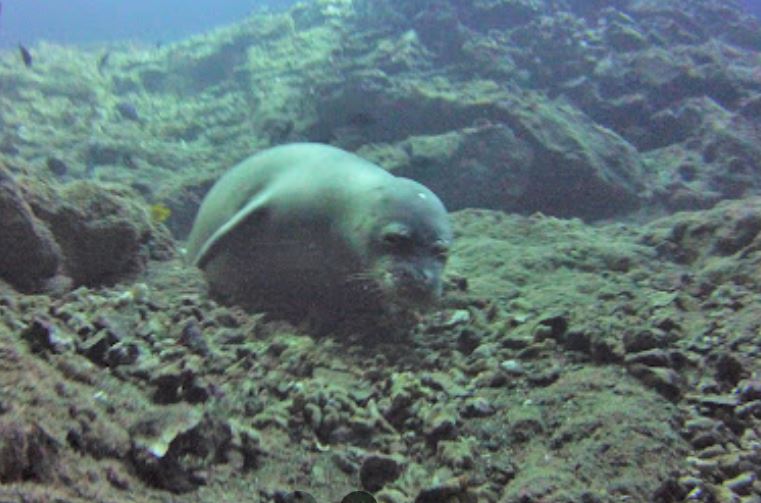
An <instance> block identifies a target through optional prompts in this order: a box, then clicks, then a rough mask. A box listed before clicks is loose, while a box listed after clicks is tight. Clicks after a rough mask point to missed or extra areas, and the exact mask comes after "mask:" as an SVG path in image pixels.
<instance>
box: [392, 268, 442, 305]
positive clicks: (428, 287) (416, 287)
mask: <svg viewBox="0 0 761 503" xmlns="http://www.w3.org/2000/svg"><path fill="white" fill-rule="evenodd" d="M394 277H395V283H396V290H397V291H398V292H399V293H400V294H401V295H402V296H403V297H404V298H406V299H408V300H412V301H414V302H415V303H418V304H430V303H432V302H435V301H436V300H437V299H438V298H439V297H440V296H441V289H442V286H441V274H440V272H439V271H438V270H436V269H435V268H434V267H425V266H424V267H414V266H411V265H407V266H405V267H399V268H398V269H397V270H396V271H395V274H394Z"/></svg>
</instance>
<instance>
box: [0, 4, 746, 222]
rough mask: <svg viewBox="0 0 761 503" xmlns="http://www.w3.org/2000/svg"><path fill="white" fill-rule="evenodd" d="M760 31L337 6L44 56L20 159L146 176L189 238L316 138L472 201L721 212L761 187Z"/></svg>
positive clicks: (535, 10) (18, 122)
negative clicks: (423, 150) (254, 165)
mask: <svg viewBox="0 0 761 503" xmlns="http://www.w3.org/2000/svg"><path fill="white" fill-rule="evenodd" d="M758 24H759V22H758V20H756V19H755V18H751V17H748V16H746V15H744V14H743V12H742V10H741V9H740V8H739V6H738V5H735V4H734V3H731V2H730V3H727V2H718V1H712V0H700V1H696V2H690V4H689V5H688V6H686V7H685V6H684V5H683V4H682V3H681V2H657V3H651V2H628V1H621V2H603V3H599V5H598V4H597V3H595V4H590V3H588V2H573V1H555V2H549V1H547V2H541V1H523V0H502V1H496V0H495V1H488V2H487V1H469V2H451V3H450V2H415V3H414V4H409V3H406V2H395V1H391V0H390V1H382V2H369V1H360V0H357V1H355V2H337V1H325V0H323V1H318V2H312V3H305V4H302V5H300V6H298V7H295V8H293V9H292V10H291V11H290V12H288V13H285V14H258V15H254V16H252V17H251V18H249V19H247V20H245V21H242V22H241V23H239V24H237V25H235V26H231V27H229V28H223V29H219V30H216V31H213V32H211V33H209V34H206V35H202V36H198V37H194V38H192V39H189V40H187V41H183V42H179V43H176V44H172V45H168V46H162V47H146V46H142V47H141V46H130V45H121V46H119V45H114V46H112V47H107V48H103V49H101V50H100V51H99V52H92V53H87V52H80V51H76V50H73V49H67V48H60V47H56V46H52V45H46V44H41V45H40V46H39V47H36V48H34V50H33V52H34V55H35V60H34V61H35V62H34V65H33V66H32V67H31V68H29V69H24V68H20V67H19V61H17V60H16V55H15V54H6V55H5V56H4V57H3V58H2V61H0V86H2V90H3V93H2V96H0V123H2V124H3V129H2V135H0V153H2V155H3V156H5V158H6V159H9V160H15V161H22V160H23V161H24V162H28V163H30V164H31V165H34V166H39V167H40V168H42V169H43V170H44V167H43V166H42V164H44V163H45V162H46V161H48V162H47V164H48V166H50V165H51V164H50V162H49V161H50V157H52V158H53V160H54V161H59V162H60V163H62V165H63V166H64V168H65V169H57V170H55V171H56V172H58V173H61V172H63V173H64V174H63V175H61V174H59V175H56V176H59V177H63V178H64V179H67V178H83V177H87V178H92V177H95V178H97V179H102V180H109V181H119V182H122V183H128V184H131V185H132V186H133V187H134V188H136V189H137V190H138V191H139V192H141V193H142V194H143V195H144V197H146V198H147V199H148V200H150V201H152V202H161V203H162V204H166V205H167V206H168V207H170V208H171V209H173V210H175V211H174V212H173V213H174V214H173V215H171V216H170V217H169V222H168V223H169V225H170V227H171V228H172V229H173V231H174V232H175V233H176V234H178V235H180V236H183V235H184V234H185V233H186V232H187V230H188V228H189V222H188V219H187V218H186V217H185V215H186V214H187V213H188V212H192V209H193V208H195V206H196V205H197V204H198V200H199V195H202V193H203V191H204V190H205V187H208V185H209V182H210V180H213V179H214V178H215V177H216V176H218V174H219V173H220V172H222V171H223V170H225V169H226V168H228V167H229V166H231V165H232V164H234V163H235V162H237V161H239V160H241V159H243V158H245V157H247V156H248V155H250V154H251V153H253V152H255V151H256V150H258V149H261V148H263V147H266V146H270V145H273V144H279V143H285V142H290V141H304V140H309V141H323V142H330V143H333V144H336V145H339V146H342V147H344V148H348V149H351V150H360V149H362V150H363V151H364V152H368V153H371V154H372V153H376V154H377V155H378V157H377V158H375V160H377V161H379V162H381V163H383V161H384V160H386V159H388V158H393V159H394V160H395V162H394V163H393V164H391V165H386V167H387V168H389V169H394V170H398V171H399V172H400V173H403V174H405V175H406V176H410V177H413V178H417V179H420V180H424V181H427V182H428V183H432V184H435V185H436V190H437V192H438V193H439V194H440V195H441V196H442V198H443V199H444V201H445V203H446V204H447V205H448V206H449V207H450V208H452V209H458V208H463V207H482V208H492V209H503V210H508V211H518V212H522V213H531V212H534V211H541V212H543V213H546V214H550V215H558V216H578V217H581V218H584V219H586V220H597V219H601V218H608V217H611V216H614V215H621V214H627V213H631V212H632V211H636V210H637V209H638V208H640V207H643V206H644V207H646V208H647V209H648V211H656V212H657V211H673V210H679V209H697V208H706V207H710V206H712V205H713V204H715V203H716V202H717V201H719V200H722V199H728V198H729V199H731V198H738V197H742V196H743V195H752V194H757V193H758V192H759V190H760V189H761V183H760V182H758V180H760V179H761V178H760V177H758V176H754V174H757V172H758V169H759V167H758V166H759V159H761V153H760V152H759V148H758V145H759V144H761V142H760V141H759V140H760V139H761V136H760V135H761V133H759V131H760V130H761V127H760V126H759V119H758V118H757V117H758V116H759V114H757V113H755V112H754V111H756V110H757V109H758V102H759V100H761V70H759V68H760V67H759V62H758V61H759V59H758V58H759V51H761V39H760V38H759V35H758V33H759V29H758V28H759V26H758ZM489 137H491V139H489ZM423 138H424V139H425V143H426V144H427V145H429V149H433V150H435V151H436V152H437V153H436V154H434V155H433V156H432V157H431V156H430V155H420V149H419V148H416V147H415V146H414V145H419V144H420V141H421V139H423ZM454 143H456V144H462V145H466V146H465V147H462V148H453V147H452V145H453V144H454ZM467 145H477V146H470V147H468V146H467ZM52 149H55V151H54V152H53V151H52ZM384 150H386V151H390V152H384ZM46 151H47V154H46V153H45V152H46ZM606 153H607V154H606ZM442 155H443V156H444V157H441V156H442ZM447 155H451V157H447ZM53 166H58V167H59V168H60V167H61V164H57V163H55V162H54V163H53ZM463 187H473V190H472V192H471V193H463ZM481 189H483V190H481Z"/></svg>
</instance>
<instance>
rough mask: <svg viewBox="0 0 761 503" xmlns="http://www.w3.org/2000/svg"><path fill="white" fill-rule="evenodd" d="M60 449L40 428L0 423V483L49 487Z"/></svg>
mask: <svg viewBox="0 0 761 503" xmlns="http://www.w3.org/2000/svg"><path fill="white" fill-rule="evenodd" d="M59 450H60V446H59V445H58V443H57V442H56V441H55V439H54V438H53V437H51V436H50V435H49V434H48V433H47V432H46V431H45V430H44V429H42V427H41V426H39V425H38V424H35V423H22V422H18V421H15V420H13V419H8V418H5V419H3V420H2V421H0V482H2V483H4V484H9V483H13V482H36V483H51V482H53V477H54V476H55V472H56V465H57V463H58V457H59Z"/></svg>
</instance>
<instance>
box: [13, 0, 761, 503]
mask: <svg viewBox="0 0 761 503" xmlns="http://www.w3.org/2000/svg"><path fill="white" fill-rule="evenodd" d="M413 4H414V5H413ZM30 50H31V53H32V56H33V58H34V62H33V64H32V66H31V67H24V66H23V64H22V63H21V62H20V61H19V58H18V55H17V54H16V53H4V54H2V55H0V277H1V278H2V281H1V282H0V383H1V385H0V501H3V502H5V501H9V502H11V501H13V502H16V501H18V502H40V503H42V502H66V501H71V502H74V501H102V502H117V501H157V502H167V501H236V502H237V501H251V502H259V501H261V502H265V501H275V502H288V501H293V498H292V494H291V492H292V491H294V490H297V489H301V490H305V491H308V492H309V493H311V494H312V495H313V496H314V497H315V498H316V500H317V501H319V502H323V501H324V502H329V501H331V502H332V501H340V499H341V498H342V496H344V495H345V494H347V493H348V492H350V491H351V490H355V489H364V490H366V491H369V492H372V493H373V494H374V495H375V497H376V499H377V500H378V501H380V502H386V503H397V502H416V503H438V502H442V503H454V502H459V503H465V502H467V503H470V502H475V501H481V502H494V503H530V502H536V503H538V502H634V501H642V502H650V501H652V502H680V501H702V502H745V503H750V502H759V501H761V482H760V481H759V480H758V479H759V477H760V476H761V370H759V369H761V198H760V197H759V196H761V182H760V181H761V176H759V171H761V164H760V160H761V146H760V145H761V141H759V140H760V138H761V119H759V116H760V115H761V114H759V113H758V112H759V111H760V110H761V106H759V103H761V73H760V72H759V68H760V67H761V66H760V65H761V29H760V28H759V23H758V21H757V20H754V19H752V18H749V17H746V16H744V15H743V14H742V13H741V11H740V10H739V8H737V6H736V5H735V4H734V3H732V2H726V1H722V2H719V1H715V2H714V1H708V0H699V1H695V2H690V3H689V4H687V5H685V4H683V3H681V2H662V1H661V2H649V1H645V0H642V1H626V0H617V1H610V2H602V1H600V2H597V1H595V2H589V1H581V2H577V1H573V0H566V1H559V2H549V1H548V2H540V1H529V0H490V1H485V0H473V1H466V2H451V3H449V2H427V1H426V2H401V1H395V0H389V1H376V2H364V1H360V0H355V1H353V2H352V1H346V0H344V1H336V0H333V1H325V0H323V1H317V2H312V3H309V4H304V5H302V6H299V7H296V8H294V9H292V10H291V11H289V12H288V13H285V14H257V15H253V16H252V17H251V18H249V19H247V20H244V21H242V22H241V23H239V24H238V25H235V26H232V27H229V28H224V29H221V30H218V31H215V32H213V33H210V34H208V35H204V36H199V37H195V38H192V39H189V40H187V41H183V42H178V43H174V44H169V45H165V46H161V47H148V46H139V45H132V44H121V45H112V46H109V47H103V48H97V49H93V50H87V49H77V48H69V47H61V46H57V45H53V44H39V45H36V46H34V47H31V48H30ZM301 140H312V141H327V142H331V143H333V144H335V145H338V146H341V147H344V148H347V149H350V150H354V151H357V152H359V153H360V154H361V155H363V156H365V157H368V158H370V159H372V160H375V161H376V162H378V163H379V164H381V165H382V166H384V167H386V168H388V169H391V170H392V171H394V172H395V173H397V174H401V175H404V176H410V177H413V178H416V179H419V180H421V181H423V182H424V183H426V184H427V185H429V186H431V188H432V189H434V190H435V191H436V192H437V193H438V194H440V195H441V197H442V199H443V200H444V202H445V203H446V204H447V206H448V207H449V208H450V209H451V210H453V211H452V221H453V225H454V228H455V237H456V241H455V245H454V248H453V250H452V254H451V258H450V261H449V264H448V266H447V278H446V279H447V288H446V292H445V295H444V298H443V300H442V302H441V304H440V305H439V306H437V308H436V309H434V310H432V311H431V312H428V313H426V314H425V315H424V316H422V317H421V318H420V320H419V322H418V324H417V325H416V326H415V327H414V328H413V329H411V330H407V331H402V332H398V331H393V330H391V329H389V331H388V333H387V334H384V333H382V331H381V333H378V331H377V330H376V331H375V333H374V334H373V336H372V337H368V336H367V335H363V333H362V332H361V331H353V330H344V331H341V332H340V333H339V332H336V333H327V334H321V335H315V334H313V333H311V332H310V331H309V330H308V327H297V326H292V325H290V324H288V323H286V322H283V321H279V320H276V319H272V318H271V317H270V316H268V315H267V314H266V313H247V312H244V311H242V310H241V309H238V308H236V307H231V306H220V305H218V304H217V303H215V302H214V301H213V300H211V299H209V298H208V295H207V293H206V288H205V283H204V280H203V277H202V275H201V273H200V271H197V270H195V269H193V268H190V267H187V266H186V265H184V264H183V262H182V259H181V255H182V239H183V238H184V237H185V235H186V233H187V230H188V228H189V225H190V223H191V222H192V217H193V214H194V211H195V208H196V207H197V205H198V201H199V200H200V198H201V197H202V195H203V193H204V191H205V190H206V189H207V188H208V187H209V185H210V183H212V182H213V180H214V179H215V177H217V176H218V175H219V173H221V172H222V171H224V169H226V168H227V167H229V166H230V165H231V164H232V163H234V162H237V161H238V160H240V159H242V158H244V157H246V156H247V155H249V154H250V153H252V152H254V151H255V150H257V149H259V148H263V147H266V146H269V145H273V144H278V143H284V142H289V141H301Z"/></svg>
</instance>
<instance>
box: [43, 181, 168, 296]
mask: <svg viewBox="0 0 761 503" xmlns="http://www.w3.org/2000/svg"><path fill="white" fill-rule="evenodd" d="M32 204H33V206H34V208H35V211H36V212H37V213H38V214H39V215H40V217H41V218H42V219H43V220H44V221H45V222H46V223H47V224H48V226H49V228H50V229H51V231H52V233H53V235H54V236H55V238H56V241H57V242H58V243H59V245H60V246H61V249H62V251H63V256H64V268H65V270H66V273H67V274H68V275H70V276H71V277H72V279H73V280H74V282H75V283H76V284H84V285H97V284H104V283H105V284H108V283H114V282H116V281H118V280H119V279H121V278H124V277H125V276H127V275H129V274H133V273H136V272H139V271H141V270H142V269H143V268H144V267H145V265H146V263H147V261H148V259H149V258H162V257H163V258H168V257H169V256H171V254H172V251H171V250H172V245H171V244H170V240H169V236H168V234H167V233H166V231H162V230H161V229H160V228H158V227H157V226H156V225H155V224H154V223H153V222H152V221H151V217H150V215H149V213H148V212H147V211H146V210H145V208H144V207H142V206H141V205H140V204H139V203H137V197H136V196H135V195H134V194H133V193H132V192H131V191H129V190H127V189H125V188H121V187H118V186H107V185H101V184H96V183H93V182H89V181H77V182H72V183H70V184H67V185H65V186H64V187H63V188H61V189H60V191H58V192H54V193H52V194H46V195H43V197H42V198H40V199H37V200H36V201H34V202H33V203H32Z"/></svg>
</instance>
